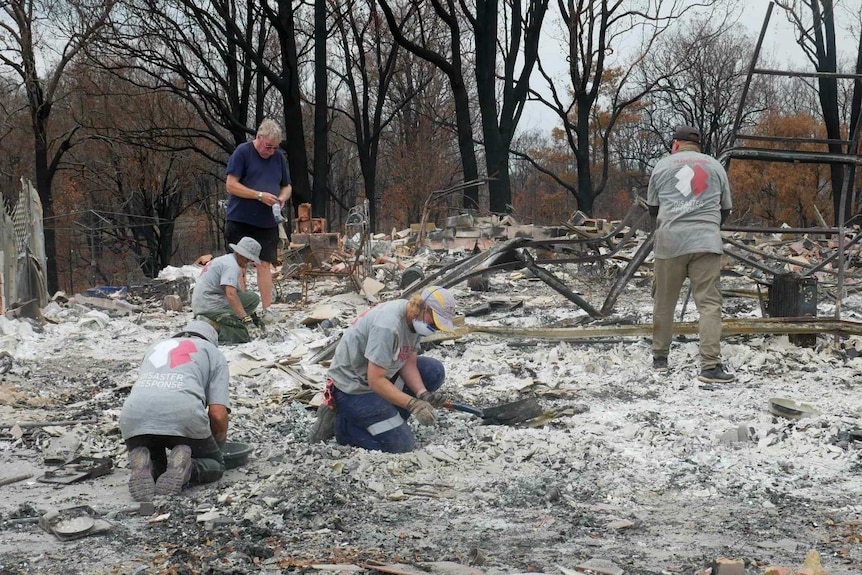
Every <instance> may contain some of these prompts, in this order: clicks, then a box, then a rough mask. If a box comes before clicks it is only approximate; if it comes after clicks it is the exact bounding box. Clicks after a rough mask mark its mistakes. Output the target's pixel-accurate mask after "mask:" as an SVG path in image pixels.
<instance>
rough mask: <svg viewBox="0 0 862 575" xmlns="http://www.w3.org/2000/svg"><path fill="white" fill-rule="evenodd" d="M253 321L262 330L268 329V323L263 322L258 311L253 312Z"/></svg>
mask: <svg viewBox="0 0 862 575" xmlns="http://www.w3.org/2000/svg"><path fill="white" fill-rule="evenodd" d="M251 321H252V323H254V325H255V326H256V327H257V328H258V329H260V331H266V324H265V323H263V320H262V319H260V316H259V315H257V314H256V313H253V314H251Z"/></svg>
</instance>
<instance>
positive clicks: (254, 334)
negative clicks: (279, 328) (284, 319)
mask: <svg viewBox="0 0 862 575" xmlns="http://www.w3.org/2000/svg"><path fill="white" fill-rule="evenodd" d="M241 321H242V325H244V326H245V329H246V330H248V337H249V338H250V339H257V338H259V337H260V336H262V335H263V331H261V329H260V328H259V327H257V326H256V325H255V324H254V318H252V317H251V316H250V315H247V316H245V317H244V318H242V320H241Z"/></svg>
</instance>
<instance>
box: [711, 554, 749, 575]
mask: <svg viewBox="0 0 862 575" xmlns="http://www.w3.org/2000/svg"><path fill="white" fill-rule="evenodd" d="M712 575H745V563H744V562H743V561H742V559H728V558H727V557H717V558H716V559H715V561H713V562H712Z"/></svg>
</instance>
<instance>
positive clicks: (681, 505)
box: [0, 264, 862, 575]
mask: <svg viewBox="0 0 862 575" xmlns="http://www.w3.org/2000/svg"><path fill="white" fill-rule="evenodd" d="M549 269H551V270H552V271H553V272H554V273H556V274H557V275H558V277H560V278H561V279H563V280H564V281H565V282H566V284H567V285H569V286H570V287H571V288H573V289H576V290H578V291H579V293H580V294H581V295H582V296H583V297H584V298H585V299H587V300H588V301H590V302H592V303H593V304H594V305H597V306H598V305H600V303H601V301H602V300H603V298H604V296H605V294H606V293H607V290H608V289H609V286H610V283H609V280H608V279H607V278H605V277H603V276H602V274H598V275H596V274H592V275H591V274H586V273H583V271H584V270H582V269H579V268H578V266H576V265H574V264H569V265H560V266H549ZM588 276H591V277H588ZM384 279H385V278H384ZM648 280H649V277H648V275H644V276H642V277H640V276H639V277H636V278H635V279H634V280H633V281H632V282H630V284H629V286H628V287H627V289H626V291H625V293H624V294H623V296H622V297H621V298H620V300H619V302H618V303H617V305H616V309H615V314H614V319H616V320H619V321H621V322H623V323H627V324H629V323H648V322H649V321H651V305H652V300H651V299H650V295H649V283H648ZM489 283H490V291H488V292H472V291H470V290H469V289H467V286H466V284H459V285H457V286H455V287H454V288H453V289H452V291H453V293H454V294H455V295H456V297H457V300H458V303H459V305H460V306H461V307H462V308H463V309H465V310H466V309H470V308H472V307H474V306H476V305H478V304H480V303H482V302H487V301H489V300H495V301H499V300H504V301H508V302H511V303H512V304H517V303H519V302H522V305H519V306H513V308H509V307H508V306H497V307H495V308H494V309H495V311H492V312H491V313H490V314H487V315H483V316H479V317H475V318H473V317H471V318H467V324H468V325H470V324H476V323H480V324H487V325H500V326H511V327H552V326H568V325H578V324H587V323H589V322H587V321H585V320H586V319H588V318H586V314H585V313H584V312H583V311H581V310H579V309H578V308H577V307H576V306H575V305H574V304H572V303H571V302H569V301H568V300H566V299H565V298H564V297H562V296H561V295H560V294H558V293H556V292H555V291H553V290H552V289H550V288H549V287H548V286H547V285H545V284H544V283H542V282H540V281H538V280H536V279H535V278H532V277H529V276H528V275H525V274H522V273H519V272H515V273H508V272H507V273H500V274H497V275H494V276H492V277H491V278H490V280H489ZM730 284H734V287H738V288H740V289H753V287H752V284H751V283H750V282H748V280H746V279H745V278H729V279H728V280H727V281H725V284H724V286H725V287H728V285H730ZM281 287H282V288H284V289H286V290H287V291H299V286H298V284H296V283H294V284H293V285H287V286H281ZM346 287H347V286H346V284H345V283H344V282H342V281H337V280H326V279H322V278H321V279H319V280H318V281H317V282H316V283H315V285H314V286H312V288H311V290H310V291H309V297H308V301H307V302H305V303H298V302H297V303H279V304H277V305H276V308H277V309H279V311H280V312H281V313H282V314H283V316H284V319H283V321H281V322H279V323H278V324H276V325H275V326H272V327H270V329H269V330H268V332H267V336H266V339H264V340H258V341H254V342H251V343H249V344H244V345H240V346H231V347H223V348H222V350H223V351H224V352H225V355H226V356H227V358H228V361H229V363H230V365H231V371H232V387H231V390H232V397H233V401H234V409H233V413H232V415H231V422H230V432H229V440H231V441H239V442H245V443H249V444H251V445H252V446H253V448H254V451H253V453H252V455H251V458H250V461H249V462H248V463H247V464H246V465H244V466H242V467H239V468H237V469H233V470H230V471H228V472H227V473H226V474H225V477H224V478H223V479H222V480H221V481H219V482H218V483H216V484H213V485H207V486H195V487H192V488H191V489H189V490H187V491H185V492H184V493H183V494H182V496H179V497H175V498H172V499H170V500H165V499H157V500H156V502H155V512H154V513H153V514H152V515H149V514H148V515H145V516H139V515H137V514H134V513H130V512H128V511H127V510H125V508H127V507H129V506H131V505H133V502H132V500H131V498H130V496H129V494H128V490H127V481H128V470H127V469H126V460H125V454H124V446H123V443H122V440H121V437H120V434H119V429H118V427H117V419H118V416H119V412H120V408H121V406H122V402H123V399H124V398H125V396H126V394H127V393H128V390H129V388H130V386H131V385H132V383H133V382H134V380H135V376H136V373H137V367H138V363H139V361H140V359H141V356H142V352H143V350H144V348H145V347H146V346H147V345H149V344H151V343H153V342H155V341H158V340H159V339H162V338H165V337H168V336H170V335H172V334H173V333H175V332H176V331H177V330H178V329H179V328H180V327H181V326H182V325H183V324H184V323H185V322H186V321H188V319H190V312H189V310H188V308H186V309H185V310H184V311H183V312H180V313H174V312H165V311H163V310H162V309H161V307H160V305H159V304H160V302H159V301H155V300H152V301H144V302H138V303H141V304H142V305H143V308H144V309H143V312H142V313H137V314H129V315H126V314H123V313H113V312H112V313H109V312H105V311H104V310H102V311H94V310H93V309H92V308H90V307H87V306H82V305H77V304H63V305H59V304H56V303H52V304H50V305H49V306H48V307H47V308H45V309H44V310H43V314H44V315H45V316H46V317H48V318H51V319H52V321H51V322H49V323H46V324H44V325H34V324H32V323H30V322H28V321H26V320H7V319H6V318H2V317H0V333H2V339H0V342H2V345H0V374H2V375H0V424H7V425H6V427H4V428H0V480H2V479H3V478H9V477H14V476H17V475H20V474H32V477H31V478H30V479H27V480H22V481H17V482H15V483H12V484H9V485H5V486H2V487H0V493H2V498H0V573H4V574H6V573H8V574H24V573H27V574H31V573H44V574H66V573H87V574H91V573H92V574H97V573H99V574H101V573H118V574H133V573H234V574H245V573H313V572H323V570H324V567H323V566H324V565H332V564H340V565H341V567H340V569H342V570H343V571H344V572H349V571H348V570H349V569H351V568H352V567H350V566H355V568H356V569H359V570H360V571H359V572H366V573H373V572H375V571H374V570H373V567H371V566H373V565H376V564H378V563H382V564H392V563H399V564H405V565H412V566H413V568H414V569H417V570H418V571H417V572H430V573H444V572H445V573H488V574H501V573H506V574H508V573H527V572H530V573H563V574H566V573H571V572H574V570H575V569H576V568H577V567H578V566H582V565H589V563H587V562H588V561H591V560H592V561H595V560H600V559H601V560H605V561H607V562H609V563H606V565H611V566H612V567H613V566H615V567H616V568H618V569H620V570H622V571H623V572H625V573H640V574H658V573H685V574H694V573H696V572H697V571H698V570H700V569H703V568H704V567H706V566H708V565H709V564H710V563H711V562H712V561H713V559H715V558H716V557H719V556H725V557H735V558H741V559H744V560H745V562H746V569H747V572H748V573H763V571H764V569H765V567H767V566H771V565H784V566H789V567H793V568H798V567H799V566H800V565H801V563H802V561H803V559H804V557H805V555H806V554H807V553H808V552H809V551H810V550H812V549H814V550H817V551H818V552H819V553H820V556H821V559H822V562H823V566H824V568H825V570H826V571H827V572H828V573H830V574H832V575H845V574H848V575H849V574H850V573H858V572H860V568H862V544H860V542H862V501H860V498H859V495H860V493H862V457H860V454H862V442H860V441H857V440H856V437H857V436H856V435H855V434H854V433H853V432H854V431H855V430H856V429H857V428H859V427H862V422H860V413H862V394H860V384H859V377H860V372H862V357H860V356H859V353H858V352H857V351H856V350H857V347H858V348H859V349H862V343H860V342H859V341H858V340H857V339H855V338H847V339H843V340H842V341H841V342H840V344H839V345H838V346H836V345H835V341H834V338H833V337H832V336H825V335H821V336H818V339H817V345H816V346H815V347H814V348H808V347H799V346H796V345H793V344H792V343H791V342H790V341H789V340H788V337H787V336H772V335H758V336H726V337H725V338H724V339H723V344H722V346H723V349H722V352H723V355H724V358H725V364H726V365H727V366H728V367H729V369H730V370H731V371H733V372H735V373H736V375H737V381H736V382H734V383H731V384H725V385H720V384H703V383H701V382H699V381H698V380H697V379H696V375H697V372H698V367H697V366H698V356H697V341H696V338H687V339H686V338H680V339H679V340H678V341H676V342H675V344H674V347H673V348H672V350H671V357H670V362H671V366H672V370H671V371H670V373H667V374H656V373H654V372H653V371H652V370H651V353H650V347H649V341H648V339H647V338H644V337H640V338H638V337H628V338H616V339H608V340H604V341H600V342H596V341H592V342H586V343H575V342H558V341H545V340H538V339H523V338H520V339H516V338H505V337H498V336H490V335H482V334H477V333H473V334H469V335H466V336H464V337H462V338H460V339H458V340H456V341H447V342H441V343H438V344H434V345H429V346H427V350H426V353H427V354H429V355H431V356H433V357H437V358H439V359H441V360H442V361H443V363H444V364H445V366H446V368H447V383H446V384H445V385H446V387H445V389H446V391H447V392H448V394H449V396H450V397H451V398H452V399H457V400H460V401H462V402H465V403H469V404H473V405H477V406H480V407H487V406H493V405H497V404H501V403H504V402H508V401H513V400H516V399H519V398H521V397H524V396H535V397H537V398H538V399H539V401H540V402H541V404H542V406H543V408H545V409H546V411H547V413H546V417H545V418H543V419H542V421H541V424H540V425H537V426H535V427H533V426H523V427H508V426H496V425H483V424H482V421H481V420H480V419H479V418H476V417H474V416H471V415H468V414H464V413H457V412H450V411H443V412H442V413H440V417H439V420H438V423H437V425H436V426H435V427H433V428H423V427H416V428H415V429H416V432H417V436H418V439H419V441H418V443H419V448H418V449H417V450H416V451H415V452H413V453H409V454H404V455H391V454H383V453H376V452H369V451H363V450H359V449H353V448H349V447H343V446H339V445H337V444H335V442H334V441H330V442H329V443H326V444H315V445H310V444H308V443H307V441H306V438H307V436H308V434H309V432H310V430H311V428H312V425H313V423H314V420H315V414H314V410H313V409H312V408H310V407H309V402H310V401H313V397H314V396H315V393H316V392H317V391H319V390H320V389H321V388H322V386H323V381H324V379H325V367H324V366H323V365H321V364H319V363H311V362H310V359H311V358H312V357H314V355H315V354H316V353H317V352H319V351H320V350H321V348H322V347H323V346H325V345H326V344H327V343H329V342H331V341H332V339H333V338H336V337H338V334H339V333H340V332H341V330H342V329H344V327H346V326H347V325H349V323H350V321H351V320H352V319H353V318H354V317H355V315H356V314H357V313H358V312H360V311H361V310H362V309H364V307H365V306H366V305H368V304H367V302H366V301H365V300H364V299H363V298H361V297H360V296H358V295H356V294H350V293H349V292H348V291H347V290H346ZM389 287H390V288H393V287H394V286H393V285H392V284H391V283H390V285H389ZM824 291H825V290H824ZM394 293H395V292H394V290H392V289H390V291H387V292H383V293H382V294H381V295H382V296H384V297H385V298H390V297H393V295H394ZM824 300H825V301H823V302H821V305H820V309H819V313H820V315H824V316H830V317H831V316H832V314H833V312H834V308H833V307H832V305H831V304H830V303H829V301H828V300H827V298H824ZM681 303H682V301H681V302H680V304H681ZM842 303H843V307H842V317H843V318H844V319H851V320H855V319H858V318H859V317H860V310H862V298H860V297H859V296H850V297H848V298H846V299H845V300H844V302H842ZM324 305H325V306H326V308H324V309H325V310H326V313H327V315H331V316H332V318H331V320H330V323H332V324H333V326H332V327H331V328H329V329H328V330H324V329H323V328H322V327H320V325H317V326H314V325H312V326H305V325H303V324H302V323H301V321H302V320H303V319H305V318H307V317H309V315H311V314H312V312H313V310H315V309H318V310H320V309H321V307H320V306H324ZM724 315H725V318H726V319H727V318H755V317H760V316H761V313H760V307H759V304H758V302H757V300H755V299H749V298H726V299H725V307H724ZM686 319H688V320H694V319H696V311H695V310H694V305H693V304H691V303H690V304H689V305H688V308H687V313H686ZM54 322H56V323H54ZM285 365H289V368H290V369H283V368H282V367H279V366H285ZM291 370H295V371H291ZM297 374H299V375H300V376H301V377H296V375H297ZM773 397H781V398H787V399H791V400H794V401H797V402H799V403H807V404H810V406H811V407H812V408H813V410H815V411H814V413H812V414H811V415H810V416H808V417H805V418H803V419H798V420H791V419H785V418H782V417H777V416H775V415H773V414H772V413H770V411H769V400H770V398H773ZM56 420H87V421H91V423H83V424H78V425H72V426H65V427H32V428H24V429H23V430H22V431H23V435H21V434H19V433H17V432H16V433H12V431H13V430H12V429H10V427H9V426H11V425H12V424H14V423H16V422H21V423H23V422H28V421H29V422H34V421H56ZM741 429H742V430H745V433H744V435H745V440H743V441H731V440H730V439H728V437H731V436H732V433H731V432H733V431H740V430H741ZM729 434H730V435H729ZM19 435H20V437H19ZM69 440H75V441H76V442H79V443H80V448H79V449H78V450H77V451H76V454H77V455H84V456H91V457H100V458H102V457H110V458H112V459H113V461H114V464H115V465H114V469H113V471H112V472H111V473H109V474H107V475H104V476H101V477H97V478H95V479H86V480H83V481H80V482H76V483H71V484H69V485H55V484H49V483H43V482H40V481H37V478H38V477H40V476H41V475H42V474H44V473H45V472H46V471H47V470H49V469H50V466H48V465H46V464H45V463H44V454H45V452H46V450H48V449H49V448H50V446H51V445H56V444H57V442H61V441H66V442H68V441H69ZM81 505H88V506H90V507H92V508H93V509H94V510H96V511H97V512H98V513H99V514H104V517H105V519H107V520H108V521H109V522H110V524H111V528H110V530H109V531H107V532H106V533H102V534H98V535H90V536H87V537H83V538H80V539H76V540H72V541H65V542H64V541H59V540H58V539H57V538H56V537H55V536H54V535H52V534H49V533H47V532H45V531H44V530H43V529H41V528H40V527H39V526H38V525H37V524H35V523H33V522H32V520H29V519H28V518H33V517H38V516H39V515H40V514H42V513H44V512H45V511H46V510H48V509H51V508H53V509H64V508H71V507H75V506H81ZM455 564H458V565H460V566H461V567H460V568H458V567H457V566H456V565H455ZM330 569H333V568H331V567H330ZM447 569H448V570H447Z"/></svg>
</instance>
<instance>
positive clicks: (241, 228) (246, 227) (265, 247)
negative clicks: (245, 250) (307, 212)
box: [224, 220, 278, 265]
mask: <svg viewBox="0 0 862 575" xmlns="http://www.w3.org/2000/svg"><path fill="white" fill-rule="evenodd" d="M246 236H247V237H250V238H254V239H256V240H257V243H259V244H260V259H261V261H264V262H269V263H271V264H272V265H275V264H276V258H277V257H278V228H277V227H275V228H259V227H257V226H252V225H250V224H246V223H243V222H234V221H232V220H228V221H227V222H225V225H224V243H225V246H229V245H230V244H238V243H239V241H240V240H241V239H242V238H244V237H246ZM228 249H230V248H229V247H228Z"/></svg>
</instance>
